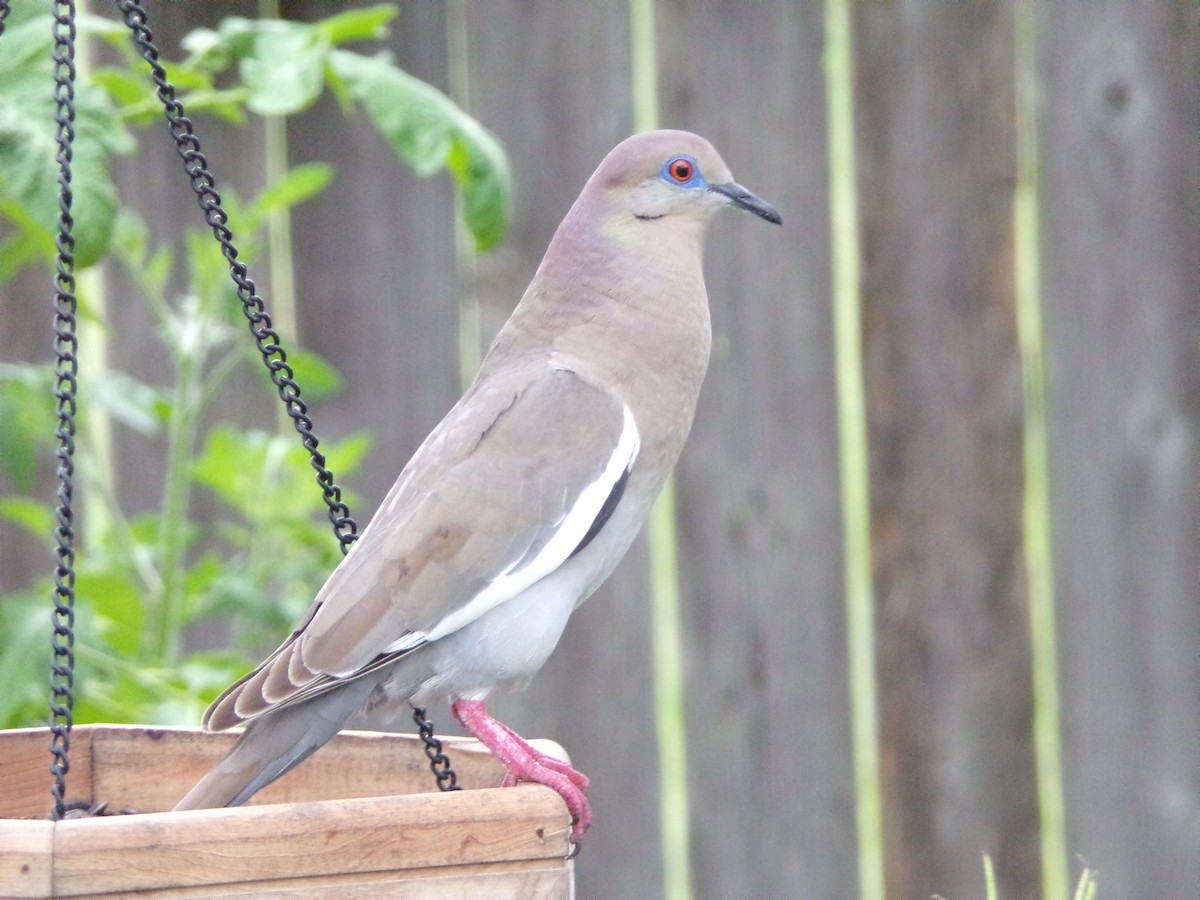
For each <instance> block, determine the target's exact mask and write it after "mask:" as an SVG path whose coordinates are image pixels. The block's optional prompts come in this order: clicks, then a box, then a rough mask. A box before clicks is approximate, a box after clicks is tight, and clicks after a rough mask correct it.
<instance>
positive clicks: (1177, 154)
mask: <svg viewBox="0 0 1200 900" xmlns="http://www.w3.org/2000/svg"><path fill="white" fill-rule="evenodd" d="M1038 30H1039V42H1040V44H1041V71H1042V78H1043V82H1042V96H1043V98H1044V100H1043V102H1044V108H1043V117H1042V121H1041V132H1042V158H1043V176H1042V195H1043V201H1042V229H1041V234H1042V252H1041V256H1042V269H1043V275H1044V282H1043V296H1044V298H1045V301H1044V302H1045V306H1046V316H1047V320H1046V322H1047V334H1048V348H1049V385H1050V414H1051V432H1050V450H1051V484H1052V487H1053V490H1054V494H1053V502H1054V506H1053V513H1054V541H1055V549H1056V559H1055V575H1056V590H1057V592H1058V596H1059V609H1060V614H1059V621H1060V623H1061V624H1060V629H1059V634H1060V641H1061V649H1060V657H1061V660H1062V662H1061V671H1062V675H1063V691H1062V696H1063V718H1064V726H1065V728H1064V730H1065V738H1064V741H1065V752H1064V760H1065V775H1066V784H1067V816H1068V829H1069V841H1070V851H1071V852H1072V853H1073V854H1077V855H1078V857H1079V858H1081V859H1083V860H1084V861H1085V862H1086V863H1087V864H1088V865H1089V866H1091V867H1092V868H1095V869H1097V870H1098V873H1099V882H1100V889H1101V893H1102V894H1103V895H1105V896H1113V897H1122V896H1125V897H1135V896H1136V897H1184V896H1191V895H1193V894H1195V892H1196V885H1197V884H1200V857H1198V856H1197V854H1196V841H1197V835H1198V834H1200V799H1198V798H1200V690H1198V687H1200V614H1198V610H1200V601H1198V599H1197V598H1198V597H1200V550H1198V549H1197V548H1198V547H1200V544H1198V543H1197V533H1198V529H1200V490H1198V489H1197V484H1200V446H1198V442H1200V374H1198V373H1200V351H1198V346H1200V345H1198V344H1197V335H1198V334H1200V251H1198V249H1197V248H1198V247H1200V199H1198V198H1200V194H1198V192H1197V185H1200V144H1198V143H1197V135H1198V134H1200V90H1198V86H1200V8H1198V7H1197V6H1196V5H1195V4H1192V3H1186V2H1175V3H1161V4H1150V5H1144V6H1143V5H1141V4H1136V5H1134V4H1125V3H1120V2H1106V3H1096V4H1087V5H1086V6H1074V5H1071V6H1060V5H1058V4H1043V6H1042V13H1041V20H1040V22H1039V26H1038ZM1073 862H1074V861H1073ZM1076 865H1078V863H1076Z"/></svg>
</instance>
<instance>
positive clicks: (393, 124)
mask: <svg viewBox="0 0 1200 900" xmlns="http://www.w3.org/2000/svg"><path fill="white" fill-rule="evenodd" d="M329 65H330V68H331V69H332V71H333V73H334V75H335V76H336V77H337V78H338V79H340V81H341V82H342V84H343V85H344V86H345V90H346V91H347V92H348V93H349V94H350V95H351V96H353V97H354V98H356V99H357V100H358V101H359V102H360V103H362V105H363V108H364V109H365V110H366V112H367V115H368V117H369V118H370V119H371V121H372V122H373V123H374V125H375V127H376V128H377V129H378V130H379V132H380V134H382V135H383V136H384V138H386V139H387V140H388V142H389V143H391V145H392V148H393V149H394V150H395V151H396V153H397V154H399V155H400V156H401V157H402V158H403V159H405V160H407V161H408V163H409V164H410V165H411V166H412V167H413V169H414V170H415V171H416V172H417V173H418V174H420V175H430V174H432V173H434V172H436V171H438V170H439V169H441V168H442V167H443V166H448V167H449V168H450V170H451V172H452V173H453V175H454V178H455V181H456V182H457V184H458V187H459V190H460V191H461V192H462V195H463V211H464V217H465V218H466V221H467V226H468V227H469V228H470V230H471V234H472V235H473V236H474V238H475V245H476V248H477V249H479V250H480V251H483V250H488V249H491V248H492V247H494V246H495V245H496V243H497V242H499V240H500V239H501V238H502V237H503V235H504V230H505V226H506V222H507V220H508V215H509V204H510V200H511V195H512V183H511V177H510V175H509V171H508V164H507V162H506V160H505V157H504V153H503V151H502V150H501V149H500V145H499V142H498V141H497V140H496V139H495V137H493V136H492V135H491V134H490V133H489V132H488V131H487V130H486V129H484V128H483V126H482V125H480V124H479V123H478V122H477V121H475V120H474V119H472V118H471V117H470V116H468V115H467V114H466V113H465V112H463V111H462V110H461V109H459V108H458V107H457V106H456V105H455V104H454V102H453V101H451V100H450V99H449V98H448V97H447V96H446V95H445V94H442V93H441V92H440V91H438V90H437V89H435V88H433V87H432V86H430V85H428V84H426V83H425V82H423V81H421V80H420V79H418V78H414V77H413V76H411V75H409V74H408V73H407V72H404V71H402V70H401V69H399V68H397V67H396V66H395V65H394V64H393V63H392V61H391V59H390V58H389V57H388V56H387V55H383V54H381V55H378V56H361V55H359V54H357V53H350V52H348V51H345V50H333V51H331V52H330V54H329Z"/></svg>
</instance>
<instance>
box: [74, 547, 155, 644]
mask: <svg viewBox="0 0 1200 900" xmlns="http://www.w3.org/2000/svg"><path fill="white" fill-rule="evenodd" d="M80 559H81V562H80V565H79V568H78V572H77V575H78V577H77V579H76V582H75V583H76V602H77V604H78V607H79V608H78V616H77V618H78V619H79V620H81V621H86V622H87V623H88V625H89V627H90V628H94V629H95V631H96V633H97V634H99V635H100V636H101V637H102V639H103V641H104V643H106V644H107V645H108V646H109V647H111V648H112V649H113V650H114V651H115V652H116V653H117V655H118V656H120V657H122V658H124V659H132V658H134V657H135V656H136V655H137V654H138V651H139V650H140V649H141V646H142V633H143V630H144V628H145V609H144V607H143V604H142V597H141V595H140V594H139V593H138V590H137V587H136V585H134V583H133V581H132V579H131V578H130V576H129V575H128V574H127V573H126V572H123V571H117V570H115V569H114V568H109V567H107V566H102V567H101V568H99V569H93V568H92V567H91V566H90V565H89V564H88V562H87V560H86V559H84V558H83V557H81V558H80Z"/></svg>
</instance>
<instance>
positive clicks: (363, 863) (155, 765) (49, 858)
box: [0, 726, 572, 897]
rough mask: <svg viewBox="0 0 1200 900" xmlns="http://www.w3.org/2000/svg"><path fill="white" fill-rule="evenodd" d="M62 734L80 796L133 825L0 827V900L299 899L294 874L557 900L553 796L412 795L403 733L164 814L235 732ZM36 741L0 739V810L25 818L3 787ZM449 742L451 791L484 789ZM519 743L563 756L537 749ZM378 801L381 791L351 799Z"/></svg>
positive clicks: (562, 845) (31, 754) (419, 757)
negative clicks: (106, 899) (69, 899)
mask: <svg viewBox="0 0 1200 900" xmlns="http://www.w3.org/2000/svg"><path fill="white" fill-rule="evenodd" d="M75 734H76V740H75V741H74V746H73V750H75V751H76V752H75V754H74V756H73V759H74V760H75V762H76V765H79V766H80V767H81V768H82V769H83V770H85V771H91V772H94V773H95V795H94V798H95V799H104V800H108V801H109V802H110V805H111V807H112V808H114V809H120V808H125V807H132V808H135V809H138V810H139V812H142V813H144V814H143V815H130V816H110V817H104V818H91V819H71V820H67V821H63V822H57V823H51V822H48V821H17V820H12V819H0V894H2V895H3V896H19V897H25V896H48V895H51V894H52V895H53V896H90V895H97V894H102V895H110V894H114V893H124V892H128V891H135V890H136V891H142V890H145V891H151V892H159V891H165V892H166V893H164V894H162V895H163V896H173V895H174V892H175V890H176V889H179V888H190V889H194V890H195V891H202V892H205V893H201V894H188V893H185V894H181V895H180V896H185V895H186V896H191V895H195V896H206V895H211V894H208V893H207V892H209V891H211V890H213V889H218V890H217V892H218V894H219V893H220V891H222V890H226V889H228V891H229V892H230V894H229V895H230V896H233V895H237V894H239V893H240V894H243V895H244V894H245V893H246V892H247V891H249V893H255V892H256V891H257V892H262V893H266V894H270V893H272V892H275V893H278V894H279V895H281V896H282V895H285V894H287V893H293V894H294V893H296V892H299V893H300V894H303V893H304V892H305V891H307V890H308V888H309V886H308V884H307V882H306V881H305V882H303V883H302V882H300V881H298V880H297V879H308V878H309V877H313V878H315V879H317V883H318V885H327V886H329V888H330V890H332V889H333V886H334V885H336V884H339V883H340V882H339V881H338V879H342V878H344V879H346V880H347V881H346V883H347V884H349V885H355V884H359V885H365V887H363V891H364V892H366V891H369V890H372V889H374V890H382V888H381V887H380V886H379V885H380V884H392V883H393V882H395V883H397V884H399V883H401V882H403V881H405V880H406V879H407V880H412V881H414V882H421V883H426V882H428V884H427V885H426V888H422V889H421V890H418V889H417V888H412V889H411V890H410V889H409V888H404V889H403V891H401V889H400V888H396V890H397V891H400V892H401V894H402V895H404V896H409V895H411V896H433V895H434V893H433V892H436V890H439V889H447V890H450V889H454V890H457V889H458V888H460V887H461V888H462V889H463V890H468V889H469V890H470V892H471V895H472V896H475V895H479V896H497V897H501V896H510V897H525V896H533V897H540V896H546V897H549V896H562V897H565V896H568V895H569V889H570V885H571V877H570V873H571V872H572V869H571V867H570V866H569V865H568V863H567V861H566V859H565V857H566V854H567V851H568V848H569V844H568V842H567V838H568V835H569V831H570V816H569V814H568V813H567V810H566V808H565V806H564V805H563V803H562V800H561V798H559V797H558V795H557V794H555V793H554V792H553V791H551V790H549V789H548V788H544V787H542V786H540V785H522V786H520V787H517V788H503V789H502V788H499V787H492V788H485V789H477V790H462V791H456V792H450V793H439V792H421V791H428V790H429V789H430V788H431V779H430V776H429V773H428V771H427V770H426V769H425V766H424V756H423V754H422V753H421V750H420V746H421V745H420V741H419V740H418V739H417V738H414V737H409V736H402V735H386V734H363V733H344V734H341V735H339V736H338V737H337V738H335V739H334V740H333V741H331V742H330V743H329V744H328V745H327V746H326V747H324V748H322V750H321V751H320V752H318V753H317V754H315V755H314V757H313V758H312V759H311V760H309V761H307V762H306V763H305V764H304V765H303V766H300V767H298V768H297V769H296V770H295V771H294V772H292V773H290V774H289V775H288V776H287V777H285V778H282V779H280V780H279V781H278V782H276V783H275V784H274V785H272V786H271V787H270V788H268V789H266V790H264V791H263V792H261V793H260V794H259V795H257V796H256V797H255V798H254V803H257V804H258V805H257V806H256V807H255V808H252V809H251V808H240V809H221V810H199V811H195V812H187V813H173V812H152V810H165V809H169V808H170V807H171V805H172V804H173V803H174V802H175V801H176V800H177V799H178V798H179V796H181V795H182V794H183V792H184V791H186V790H187V788H189V787H190V786H191V784H192V783H193V782H194V781H195V780H196V778H197V777H199V775H200V774H201V773H203V772H204V771H205V770H206V769H207V768H208V767H209V766H211V765H212V764H213V763H214V762H215V761H216V760H217V759H219V758H220V756H221V755H222V754H223V753H224V752H225V751H226V750H227V749H228V747H229V746H230V745H231V744H232V741H233V739H235V738H236V735H235V734H221V735H210V734H204V733H202V732H200V731H199V730H198V729H154V728H141V727H136V726H80V727H79V728H78V729H76V732H75ZM44 743H45V740H44V729H26V730H22V731H16V732H3V733H0V759H2V760H4V761H5V763H6V765H5V778H4V782H3V784H4V786H5V787H6V788H12V789H13V790H11V791H10V790H6V791H5V792H4V793H2V794H0V803H3V806H0V815H4V816H11V815H13V814H14V810H16V811H20V810H25V809H27V808H28V807H29V805H30V804H29V801H28V799H26V798H25V797H23V796H22V792H21V791H20V789H19V788H20V781H19V776H20V774H21V773H23V772H27V771H28V770H29V766H30V761H31V760H33V759H35V758H39V757H40V756H41V755H42V754H43V753H44ZM450 743H451V744H454V746H453V748H452V749H453V751H454V759H455V762H456V767H457V771H458V773H459V775H460V781H461V783H462V784H463V785H464V786H466V787H470V786H472V785H475V784H489V783H490V784H498V783H499V781H500V779H501V778H502V776H503V769H502V766H501V765H500V764H499V763H498V762H497V761H496V760H495V758H494V757H493V756H492V755H491V754H490V753H489V752H487V751H486V749H484V748H482V747H481V746H480V745H479V744H478V742H475V741H466V740H459V741H451V742H450ZM534 743H535V744H536V745H538V746H539V747H540V749H542V750H543V751H545V752H549V753H554V754H556V755H558V756H560V757H565V754H563V752H562V750H561V748H560V747H558V746H557V745H556V744H554V743H553V742H550V741H535V742H534ZM88 750H91V751H92V753H94V758H92V753H89V752H87V751H88ZM388 790H391V791H396V792H397V795H396V796H375V795H372V796H366V793H367V792H368V791H376V792H382V791H388ZM402 792H403V793H402ZM342 795H345V796H342ZM94 798H93V797H92V796H88V797H87V799H94ZM272 801H273V803H272ZM268 804H270V805H268ZM538 861H541V862H538ZM497 863H514V864H515V865H514V866H513V867H507V866H506V867H500V868H497V867H496V866H495V865H494V864H497ZM446 867H449V868H446ZM463 867H466V868H465V869H463ZM439 869H445V870H444V871H435V870H439ZM460 869H463V871H459V870H460ZM409 870H414V871H413V872H412V873H411V877H410V873H409ZM493 876H495V877H493ZM564 878H565V880H564ZM372 885H374V887H373V888H372V887H371V886H372ZM439 885H440V887H439ZM564 885H565V886H566V889H564ZM314 887H315V886H314ZM388 890H389V891H391V890H392V889H391V888H388ZM422 890H423V891H424V893H422V892H421V891H422ZM506 891H509V893H506ZM489 892H490V893H489ZM152 895H157V894H152ZM362 895H366V894H365V893H364V894H362Z"/></svg>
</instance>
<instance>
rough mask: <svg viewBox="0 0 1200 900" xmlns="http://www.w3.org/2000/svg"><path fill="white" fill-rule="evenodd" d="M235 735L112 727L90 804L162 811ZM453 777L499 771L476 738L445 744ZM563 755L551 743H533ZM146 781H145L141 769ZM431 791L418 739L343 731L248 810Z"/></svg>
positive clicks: (476, 778) (104, 737)
mask: <svg viewBox="0 0 1200 900" xmlns="http://www.w3.org/2000/svg"><path fill="white" fill-rule="evenodd" d="M236 738H237V733H236V732H226V733H223V734H204V733H201V732H199V731H197V730H194V729H140V728H137V727H131V728H129V729H117V728H112V727H111V726H106V729H105V731H104V732H103V733H102V734H101V735H100V736H98V737H97V739H96V744H95V754H96V772H97V775H96V790H95V797H96V798H98V799H108V798H113V800H114V801H115V799H116V798H120V805H121V806H123V807H129V808H133V809H136V810H138V811H139V812H162V811H166V810H168V809H170V808H171V807H172V806H173V805H174V803H175V802H176V801H178V800H179V798H180V797H182V796H183V794H184V793H185V792H186V791H187V790H188V789H189V788H191V786H192V785H193V784H195V782H196V781H197V780H199V778H200V777H201V776H202V775H203V774H204V773H205V772H207V771H208V769H210V768H211V767H212V766H213V765H214V764H215V763H216V762H217V760H219V759H220V758H221V756H222V755H223V754H224V753H225V752H226V751H227V750H228V749H229V748H230V747H232V746H233V743H234V741H235V740H236ZM446 743H447V749H448V750H451V751H452V752H453V761H454V767H455V772H456V774H457V775H458V776H459V783H460V784H461V785H462V786H463V787H464V788H475V787H489V786H490V787H495V786H498V785H499V784H500V781H501V780H502V779H503V777H504V768H503V766H502V765H501V764H500V762H499V761H498V760H497V759H496V758H495V757H494V756H492V754H491V753H490V752H489V751H488V750H487V749H486V748H485V747H483V746H482V745H480V744H479V743H478V742H477V741H474V740H465V739H458V740H454V739H448V740H447V742H446ZM535 743H539V744H541V745H542V746H543V748H544V749H547V750H548V751H549V752H552V753H554V754H555V755H558V756H565V755H566V754H565V751H563V750H562V749H561V748H559V747H557V745H555V744H553V742H548V741H547V742H543V741H537V742H535ZM147 765H150V766H152V767H153V768H154V777H153V778H150V779H148V778H147V777H146V767H147ZM434 789H435V786H434V781H433V776H432V775H431V774H430V771H429V765H428V760H427V759H426V757H425V754H424V751H423V749H422V745H421V741H420V739H419V738H417V737H415V736H413V735H393V734H379V733H371V732H343V733H342V734H339V735H338V736H336V737H335V738H334V739H333V740H332V741H330V742H329V743H328V744H326V745H325V746H324V747H322V748H321V749H320V750H319V751H317V753H315V754H314V755H313V756H312V758H311V759H309V760H306V761H305V762H304V764H303V765H301V766H299V767H297V768H296V769H294V770H293V771H291V772H289V773H288V774H287V775H285V776H283V777H282V778H280V779H278V780H277V781H275V782H273V783H272V784H270V785H268V786H267V787H266V788H264V789H263V790H261V791H259V792H258V793H257V794H255V795H254V797H252V798H251V799H250V801H248V802H249V805H263V804H272V803H294V802H298V801H301V800H324V799H350V798H354V797H378V796H384V795H392V794H418V793H425V792H429V791H433V790H434Z"/></svg>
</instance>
